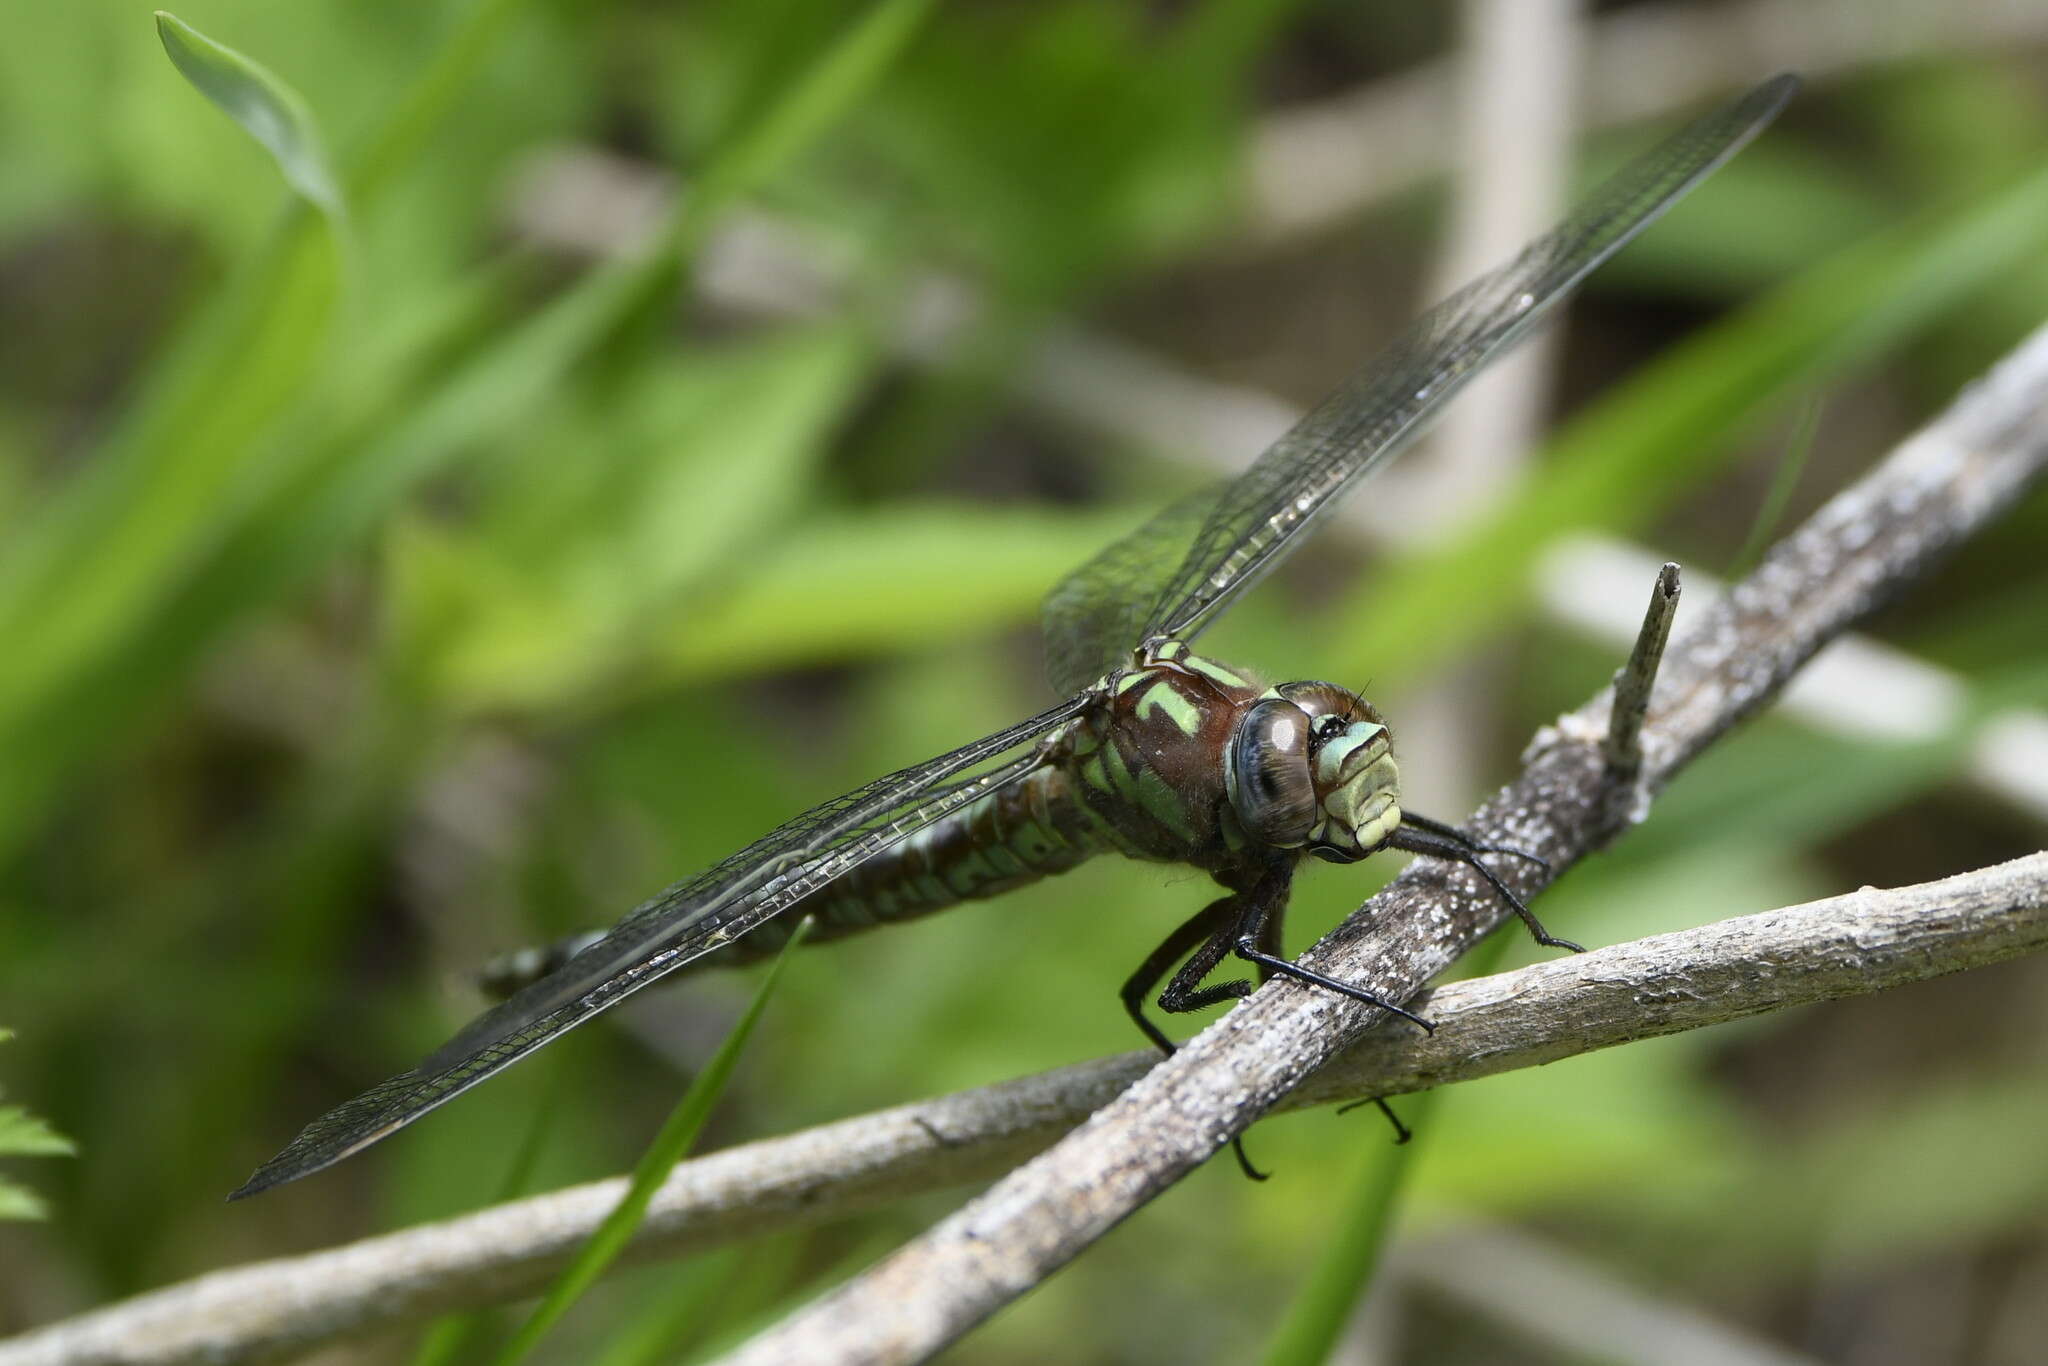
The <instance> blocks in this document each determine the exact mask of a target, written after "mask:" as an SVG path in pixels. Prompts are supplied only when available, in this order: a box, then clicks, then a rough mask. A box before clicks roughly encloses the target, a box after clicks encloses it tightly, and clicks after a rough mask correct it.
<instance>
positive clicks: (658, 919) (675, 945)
mask: <svg viewBox="0 0 2048 1366" xmlns="http://www.w3.org/2000/svg"><path fill="white" fill-rule="evenodd" d="M1088 702H1089V699H1088V698H1086V697H1075V698H1070V699H1069V700H1068V701H1066V702H1064V703H1062V704H1060V705H1059V706H1057V707H1054V708H1053V709H1052V710H1051V711H1047V712H1041V713H1040V714H1039V715H1037V716H1034V717H1032V718H1031V719H1030V720H1028V721H1025V722H1022V723H1020V724H1018V725H1015V726H1012V727H1010V728H1009V729H1008V730H1003V731H998V732H996V733H995V734H994V735H990V736H987V737H985V738H983V739H980V740H977V741H975V742H974V743H973V744H971V745H964V746H962V747H961V748H959V749H956V750H954V751H952V752H951V753H950V754H942V755H940V756H939V757H938V758H936V759H928V760H926V761H925V762H924V763H921V764H917V765H914V766H912V767H910V768H906V769H901V770H899V771H898V772H895V773H891V774H890V775H888V776H887V777H885V778H878V779H876V780H875V781H874V782H871V783H869V784H867V785H866V786H864V787H859V788H855V789H854V790H853V791H851V792H849V793H847V794H845V795H844V796H842V797H836V798H834V799H833V800H831V801H829V802H826V803H824V804H823V805H821V806H816V807H813V808H811V809H810V810H809V811H806V812H805V813H804V814H803V815H801V816H798V817H797V818H796V819H795V820H793V821H790V822H789V823H788V824H787V825H783V826H780V827H778V828H777V829H775V830H773V831H771V832H770V833H768V834H767V835H764V836H763V837H762V838H760V839H758V840H756V841H754V842H753V843H752V844H750V845H748V846H747V847H746V848H744V849H742V850H740V851H739V852H738V853H737V854H734V855H733V856H732V857H731V858H728V859H726V860H725V861H724V862H723V863H720V864H718V865H717V866H716V867H714V868H712V869H710V870H709V871H707V872H705V873H702V874H700V875H699V876H697V877H694V878H689V879H687V880H685V881H682V882H678V883H677V884H676V885H675V886H673V887H670V888H669V889H668V890H666V891H664V892H662V893H660V894H659V895H658V896H655V897H654V898H653V899H651V900H649V901H647V902H645V903H644V904H642V905H641V906H639V907H638V908H636V909H635V910H633V911H632V912H630V913H629V914H628V915H627V916H626V917H625V918H624V919H623V920H621V921H619V923H618V924H617V925H615V926H614V927H613V928H612V929H611V931H610V932H609V933H607V934H606V935H605V936H604V938H602V939H600V940H598V941H597V942H595V943H593V944H592V945H590V947H588V948H586V949H584V950H583V951H582V952H581V953H579V954H577V955H576V956H575V957H574V958H571V959H570V960H569V961H568V962H567V963H564V964H563V965H562V966H561V967H560V968H559V969H558V970H556V971H555V972H552V973H550V974H549V975H548V976H546V977H543V978H542V979H541V980H539V981H538V982H535V983H533V985H531V986H529V987H527V988H525V989H524V990H522V991H520V992H518V993H516V994H515V995H513V996H512V997H511V998H510V999H509V1000H507V1001H505V1002H504V1003H503V1004H501V1005H499V1006H497V1007H495V1008H493V1009H491V1010H488V1011H486V1012H484V1013H483V1014H482V1015H480V1016H478V1017H477V1018H476V1019H475V1020H474V1021H472V1022H471V1023H470V1024H469V1025H468V1026H467V1027H465V1028H464V1029H463V1030H462V1031H461V1032H460V1033H458V1034H457V1035H456V1036H455V1037H454V1038H453V1039H450V1040H449V1041H448V1042H447V1043H446V1044H444V1045H442V1046H441V1048H439V1049H438V1050H436V1051H435V1052H434V1053H433V1055H432V1056H430V1057H428V1058H427V1059H426V1061H424V1062H422V1063H421V1064H420V1065H419V1066H417V1067H415V1068H413V1069H412V1070H411V1071H410V1072H406V1073H404V1074H402V1075H400V1076H396V1077H393V1078H391V1080H389V1081H386V1082H383V1083H381V1084H379V1085H377V1086H374V1087H372V1088H370V1089H369V1090H368V1091H365V1092H364V1093H363V1094H362V1095H360V1096H357V1097H356V1098H355V1099H354V1100H351V1101H349V1102H348V1103H347V1104H345V1105H342V1106H340V1107H338V1108H337V1109H334V1110H331V1111H329V1112H328V1113H327V1114H325V1115H322V1116H321V1117H320V1118H319V1119H316V1120H314V1121H313V1122H312V1123H311V1124H309V1125H307V1126H306V1128H305V1131H304V1132H302V1133H301V1134H300V1135H299V1136H298V1137H297V1138H295V1139H293V1140H292V1141H291V1143H290V1145H289V1146H287V1147H286V1148H285V1150H284V1151H283V1152H281V1153H279V1154H278V1155H277V1156H276V1157H273V1158H272V1159H270V1161H268V1162H266V1163H264V1164H263V1165H262V1166H261V1167H259V1168H258V1169H257V1171H256V1174H255V1175H254V1176H251V1177H250V1178H249V1180H248V1181H247V1182H246V1183H245V1184H244V1185H243V1186H242V1188H241V1189H240V1190H237V1191H236V1192H235V1193H234V1194H233V1195H232V1196H230V1197H229V1198H230V1199H240V1198H242V1197H243V1196H248V1195H254V1194H256V1193H257V1192H258V1191H263V1190H268V1189H269V1188H270V1187H272V1186H276V1185H281V1184H282V1183H284V1182H286V1181H293V1180H296V1179H298V1178H299V1177H301V1176H305V1175H307V1174H308V1173H310V1172H316V1171H318V1170H320V1169H321V1168H322V1167H326V1166H330V1165H332V1164H333V1163H336V1162H339V1161H340V1160H341V1159H342V1158H344V1157H347V1156H349V1155H350V1154H351V1153H355V1152H359V1151H361V1150H362V1149H363V1148H366V1147H368V1146H369V1145H370V1144H372V1143H375V1142H376V1141H377V1140H378V1139H381V1138H383V1137H385V1136H386V1135H388V1134H391V1133H394V1132H396V1131H397V1130H399V1129H401V1128H404V1127H405V1126H406V1125H408V1124H410V1123H412V1122H413V1121H414V1120H416V1119H418V1118H419V1117H420V1116H421V1115H423V1114H425V1113H427V1111H429V1110H431V1109H433V1108H434V1107H435V1106H437V1105H440V1104H442V1103H444V1102H446V1101H448V1100H450V1099H452V1098H454V1097H455V1096H457V1095H460V1094H461V1093H462V1092H464V1091H467V1090H468V1089H469V1088H470V1087H472V1086H475V1085H476V1084H477V1083H478V1082H480V1081H482V1080H484V1079H485V1078H486V1077H489V1076H491V1075H493V1074H494V1073H496V1072H498V1071H500V1070H502V1069H504V1068H506V1067H509V1066H511V1065H512V1064H513V1063H515V1062H517V1061H518V1060H519V1059H521V1058H523V1057H525V1056H526V1055H527V1054H528V1053H531V1052H533V1051H534V1050H535V1049H537V1048H539V1047H540V1046H541V1045H543V1044H545V1043H548V1042H549V1041H551V1040H553V1039H555V1038H557V1037H559V1036H560V1035H561V1034H563V1033H564V1032H565V1031H567V1030H569V1029H571V1028H573V1027H574V1026H576V1025H579V1024H581V1023H583V1021H585V1020H587V1019H589V1018H590V1017H591V1016H593V1015H595V1014H597V1013H598V1012H599V1011H602V1010H607V1009H609V1008H610V1007H612V1006H614V1005H617V1004H618V1003H619V1002H620V1001H622V1000H624V999H625V998H626V997H628V996H630V995H632V994H633V993H634V992H636V991H638V990H640V989H641V988H642V987H645V986H647V985H648V984H650V983H652V982H654V981H656V980H658V979H659V978H661V977H663V976H665V975H666V974H668V973H670V972H673V971H675V970H676V969H677V968H680V967H682V966H683V965H684V964H686V963H688V962H690V961H691V960H693V959H696V958H700V957H702V956H703V955H704V954H707V953H709V952H711V951H712V950H713V949H716V948H718V947H719V946H720V945H722V944H726V943H730V942H731V941H732V940H734V939H737V938H738V937H739V936H740V935H742V934H745V933H746V932H747V931H748V930H750V929H752V928H753V927H754V926H756V925H759V924H760V923H762V922H763V921H765V920H767V919H768V918H769V917H771V916H773V915H775V914H777V913H778V912H781V911H784V910H787V909H788V908H789V907H791V906H793V905H795V904H796V903H797V902H798V901H801V900H802V899H803V898H804V897H806V896H809V895H810V894H811V893H813V892H816V891H818V890H819V889H820V888H822V887H824V886H826V885H827V884H828V883H830V882H831V881H832V880H833V879H835V878H837V877H840V876H841V875H843V874H844V873H846V872H847V871H848V870H849V869H851V868H854V867H856V866H857V865H859V864H860V863H862V862H864V861H866V860H867V859H870V858H873V857H874V856H875V855H876V854H878V853H880V852H881V851H882V850H884V849H886V848H888V847H889V846H890V845H892V844H894V843H896V842H897V841H898V840H900V839H903V838H904V837H905V836H907V835H910V834H912V833H914V832H916V831H917V830H920V829H923V828H924V827H926V826H928V825H930V824H931V823H932V822H933V821H936V820H938V819H940V818H941V817H943V816H945V815H946V814H948V813H949V812H952V811H956V810H958V809H959V808H960V807H962V806H964V805H965V804H967V803H968V802H971V801H973V800H974V799H975V798H977V797H979V796H981V795H982V794H984V793H986V792H991V791H994V790H995V789H997V788H999V787H1002V786H1004V785H1006V784H1008V783H1011V782H1014V781H1016V780H1017V779H1019V778H1021V777H1023V776H1024V775H1025V774H1027V773H1029V772H1030V771H1031V770H1032V769H1033V768H1035V767H1037V765H1038V763H1039V757H1038V755H1037V754H1036V752H1027V753H1025V754H1022V755H1019V756H1017V757H1015V758H1012V759H1010V760H1009V761H1007V762H1005V763H1003V764H1001V765H999V766H997V767H995V768H992V769H989V770H988V771H986V772H983V773H979V774H975V775H973V776H970V777H967V778H960V777H959V775H960V774H962V773H964V772H966V771H967V770H969V769H972V768H974V767H975V766H977V765H979V764H982V763H984V762H986V761H988V760H990V759H994V758H996V757H998V756H1000V755H1002V754H1004V753H1006V752H1008V751H1010V750H1014V749H1016V748H1018V747H1019V746H1020V745H1025V744H1028V743H1029V742H1030V741H1032V740H1035V739H1037V738H1038V737H1039V736H1041V735H1043V734H1045V733H1046V732H1047V731H1050V730H1052V729H1053V728H1054V727H1056V726H1058V725H1060V724H1061V723H1062V722H1064V721H1067V720H1068V719H1070V718H1072V717H1073V716H1074V715H1075V714H1076V713H1078V712H1079V711H1080V710H1081V709H1082V708H1083V707H1085V706H1087V705H1088Z"/></svg>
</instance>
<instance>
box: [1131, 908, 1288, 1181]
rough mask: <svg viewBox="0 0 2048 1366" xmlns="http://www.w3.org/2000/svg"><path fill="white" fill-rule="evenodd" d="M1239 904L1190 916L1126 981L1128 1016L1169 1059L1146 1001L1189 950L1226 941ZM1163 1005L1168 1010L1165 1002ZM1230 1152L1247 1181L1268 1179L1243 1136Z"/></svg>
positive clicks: (1169, 1046) (1169, 1047)
mask: <svg viewBox="0 0 2048 1366" xmlns="http://www.w3.org/2000/svg"><path fill="white" fill-rule="evenodd" d="M1237 902H1238V893H1236V892H1232V893H1231V894H1230V895H1229V896H1225V897H1218V898H1217V899H1216V900H1214V901H1212V902H1210V903H1209V904H1208V905H1206V906H1204V907H1203V908H1202V909H1201V910H1199V911H1196V912H1195V913H1194V914H1193V915H1191V916H1189V917H1188V918H1187V920H1185V921H1184V922H1182V924H1181V925H1180V927H1179V928H1178V929H1176V930H1175V931H1174V932H1173V933H1172V934H1169V935H1167V936H1166V938H1165V940H1164V941H1162V942H1161V943H1160V945H1159V947H1158V948H1156V949H1154V950H1152V952H1151V953H1149V954H1147V955H1146V956H1145V961H1144V962H1142V963H1140V964H1138V970H1137V971H1136V972H1134V973H1132V974H1131V975H1130V977H1129V978H1127V979H1126V980H1125V982H1124V985H1123V990H1122V991H1121V992H1120V993H1119V994H1120V995H1121V996H1122V998H1123V1003H1124V1010H1125V1012H1126V1013H1127V1014H1129V1015H1130V1017H1131V1019H1132V1020H1133V1021H1135V1022H1136V1023H1137V1026H1138V1028H1139V1029H1142V1030H1144V1031H1145V1037H1146V1038H1148V1039H1150V1040H1151V1041H1152V1042H1153V1044H1154V1045H1156V1046H1157V1047H1158V1049H1159V1051H1160V1052H1161V1053H1164V1054H1166V1055H1167V1056H1168V1057H1172V1056H1173V1051H1174V1043H1173V1040H1172V1039H1169V1038H1167V1037H1166V1031H1165V1030H1163V1029H1161V1028H1160V1027H1159V1026H1158V1025H1156V1024H1153V1023H1152V1020H1151V1017H1150V1016H1148V1015H1146V1014H1145V998H1146V997H1147V996H1150V995H1151V994H1152V988H1153V987H1155V986H1157V985H1158V984H1159V979H1160V978H1161V977H1164V976H1165V975H1166V973H1167V970H1168V969H1169V968H1171V967H1172V966H1173V965H1174V964H1175V963H1177V962H1179V961H1180V959H1182V958H1183V957H1185V956H1186V955H1187V954H1188V953H1189V951H1190V950H1192V949H1194V948H1195V947H1196V946H1197V945H1203V946H1206V945H1208V944H1213V943H1219V942H1224V941H1225V940H1226V937H1227V936H1228V934H1229V932H1230V929H1231V927H1232V926H1233V925H1235V924H1236V923H1237ZM1222 956H1223V955H1222V954H1221V953H1220V952H1219V953H1217V954H1216V955H1215V957H1214V958H1212V959H1211V960H1210V962H1209V964H1208V966H1207V967H1205V968H1203V970H1202V971H1203V972H1204V973H1205V974H1206V973H1207V972H1208V971H1209V969H1210V968H1213V967H1215V966H1216V963H1217V962H1219V961H1221V959H1222ZM1240 985H1242V983H1240ZM1160 1004H1161V1005H1162V1006H1166V1002H1165V1000H1164V998H1162V999H1161V1001H1160ZM1166 1008H1167V1009H1171V1008H1172V1007H1170V1006H1167V1007H1166ZM1230 1151H1231V1154H1232V1155H1233V1156H1235V1157H1236V1158H1237V1167H1238V1170H1239V1171H1241V1172H1243V1173H1244V1174H1245V1176H1246V1177H1247V1178H1249V1179H1250V1180H1253V1181H1264V1180H1265V1179H1266V1176H1267V1173H1265V1172H1262V1171H1260V1170H1259V1169H1258V1168H1257V1167H1255V1166H1253V1165H1252V1159H1251V1155H1250V1154H1249V1153H1247V1152H1246V1151H1245V1150H1244V1138H1243V1136H1242V1135H1234V1136H1233V1137H1232V1138H1231V1140H1230Z"/></svg>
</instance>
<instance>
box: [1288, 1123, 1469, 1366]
mask: <svg viewBox="0 0 2048 1366" xmlns="http://www.w3.org/2000/svg"><path fill="white" fill-rule="evenodd" d="M1433 1108H1434V1107H1433V1100H1432V1095H1431V1093H1429V1092H1424V1093H1423V1094H1422V1095H1419V1096H1416V1097H1414V1098H1413V1099H1411V1100H1407V1101H1404V1102H1403V1104H1402V1109H1403V1111H1404V1112H1405V1115H1404V1120H1405V1122H1406V1123H1407V1124H1408V1125H1409V1127H1410V1128H1411V1129H1413V1130H1414V1132H1415V1134H1416V1137H1415V1138H1414V1139H1411V1140H1410V1141H1409V1142H1407V1143H1404V1144H1401V1145H1400V1146H1399V1147H1391V1148H1389V1149H1388V1150H1387V1151H1384V1152H1381V1151H1373V1150H1368V1151H1367V1153H1366V1154H1365V1156H1364V1160H1363V1161H1362V1162H1360V1164H1359V1168H1358V1173H1357V1175H1356V1176H1354V1177H1353V1178H1352V1182H1351V1189H1350V1192H1349V1193H1348V1194H1347V1195H1346V1196H1345V1198H1344V1202H1343V1207H1342V1210H1341V1211H1340V1213H1339V1214H1338V1216H1337V1217H1338V1225H1337V1233H1336V1237H1335V1238H1333V1239H1332V1240H1331V1242H1330V1246H1329V1247H1328V1249H1327V1250H1325V1251H1324V1253H1323V1255H1322V1256H1321V1257H1320V1258H1318V1259H1317V1261H1316V1264H1315V1266H1314V1267H1313V1268H1312V1269H1311V1270H1310V1272H1309V1277H1308V1280H1307V1281H1306V1282H1304V1283H1303V1285H1302V1287H1301V1289H1300V1290H1299V1291H1298V1292H1297V1293H1296V1294H1295V1297H1294V1300H1293V1302H1292V1303H1291V1304H1289V1305H1288V1307H1287V1313H1286V1315H1285V1317H1283V1318H1282V1319H1281V1321H1280V1327H1279V1329H1278V1330H1277V1331H1275V1332H1274V1334H1273V1340H1272V1341H1271V1342H1270V1343H1268V1344H1267V1346H1266V1352H1265V1355H1264V1356H1262V1357H1260V1358H1259V1360H1260V1362H1261V1363H1262V1366H1316V1364H1317V1363H1319V1362H1323V1361H1327V1360H1329V1357H1330V1353H1331V1351H1332V1350H1333V1349H1334V1348H1335V1347H1336V1345H1337V1340H1338V1339H1339V1338H1340V1337H1342V1336H1343V1334H1344V1330H1345V1328H1346V1327H1347V1326H1348V1325H1349V1324H1350V1322H1351V1316H1352V1314H1353V1313H1354V1312H1356V1310H1357V1308H1358V1304H1359V1301H1360V1300H1361V1299H1362V1298H1363V1297H1364V1295H1365V1291H1366V1288H1367V1287H1368V1286H1369V1285H1371V1284H1372V1278H1373V1273H1374V1272H1376V1271H1377V1270H1378V1269H1379V1264H1380V1257H1381V1254H1382V1253H1384V1252H1385V1250H1386V1245H1387V1239H1388V1237H1389V1236H1390V1235H1391V1233H1392V1231H1393V1226H1394V1216H1395V1213H1396V1211H1397V1210H1398V1209H1399V1206H1400V1197H1401V1193H1402V1191H1403V1190H1405V1189H1406V1188H1407V1184H1408V1174H1409V1172H1410V1171H1411V1170H1412V1169H1413V1168H1414V1166H1415V1157H1416V1152H1415V1150H1416V1147H1417V1145H1418V1144H1420V1143H1421V1142H1422V1138H1421V1135H1423V1134H1424V1133H1426V1132H1428V1126H1429V1122H1430V1113H1431V1111H1432V1109H1433Z"/></svg>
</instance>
